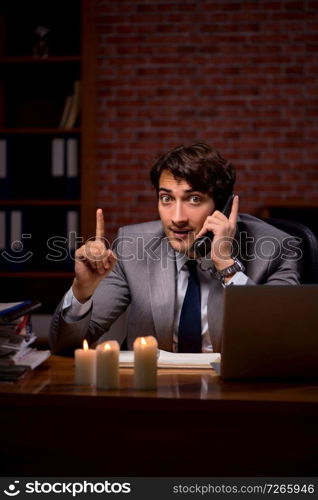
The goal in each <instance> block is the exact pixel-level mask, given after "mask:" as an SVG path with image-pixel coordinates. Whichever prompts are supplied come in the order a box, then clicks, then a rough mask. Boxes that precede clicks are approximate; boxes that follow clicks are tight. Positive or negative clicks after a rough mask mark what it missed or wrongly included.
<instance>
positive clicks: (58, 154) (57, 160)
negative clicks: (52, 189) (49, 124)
mask: <svg viewBox="0 0 318 500" xmlns="http://www.w3.org/2000/svg"><path fill="white" fill-rule="evenodd" d="M64 143H65V141H64V139H61V138H58V137H55V138H54V139H52V176H53V177H63V175H64V171H65V167H64V157H65V144H64Z"/></svg>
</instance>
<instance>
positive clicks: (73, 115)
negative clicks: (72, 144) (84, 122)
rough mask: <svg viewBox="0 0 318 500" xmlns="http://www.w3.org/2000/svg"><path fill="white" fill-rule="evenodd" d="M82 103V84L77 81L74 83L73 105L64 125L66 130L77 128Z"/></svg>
mask: <svg viewBox="0 0 318 500" xmlns="http://www.w3.org/2000/svg"><path fill="white" fill-rule="evenodd" d="M80 102H81V82H80V81H79V80H76V81H75V82H74V93H73V95H72V98H71V104H70V109H69V113H68V116H67V118H66V121H65V123H64V128H65V129H67V130H69V129H72V128H73V127H74V126H75V123H76V121H77V118H78V116H79V112H80Z"/></svg>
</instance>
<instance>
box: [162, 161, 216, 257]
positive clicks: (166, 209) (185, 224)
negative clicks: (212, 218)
mask: <svg viewBox="0 0 318 500" xmlns="http://www.w3.org/2000/svg"><path fill="white" fill-rule="evenodd" d="M158 195H159V200H158V210H159V215H160V219H161V221H162V224H163V228H164V232H165V234H166V236H167V237H168V239H169V242H170V245H171V246H172V248H173V249H174V250H176V251H177V252H184V253H187V251H188V250H189V249H190V247H191V246H192V244H193V242H194V240H195V237H196V235H197V234H198V232H199V231H200V229H201V228H202V226H203V223H204V221H205V219H206V218H207V217H208V215H211V213H212V212H213V211H214V210H215V203H214V201H213V200H212V198H211V197H210V196H209V195H208V194H207V193H202V192H201V191H195V190H194V189H193V188H192V187H191V186H190V185H189V184H188V183H187V182H186V181H185V180H184V179H182V180H177V179H176V178H175V177H174V176H173V175H172V174H171V172H169V171H168V170H164V171H163V172H162V174H161V175H160V179H159V193H158Z"/></svg>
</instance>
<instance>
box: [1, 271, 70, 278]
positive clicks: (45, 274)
mask: <svg viewBox="0 0 318 500" xmlns="http://www.w3.org/2000/svg"><path fill="white" fill-rule="evenodd" d="M73 277H74V273H72V272H67V271H65V272H62V271H60V272H55V271H54V272H53V271H52V272H50V271H25V272H20V273H19V272H18V273H17V272H16V271H14V272H11V273H10V272H0V278H49V279H52V278H73Z"/></svg>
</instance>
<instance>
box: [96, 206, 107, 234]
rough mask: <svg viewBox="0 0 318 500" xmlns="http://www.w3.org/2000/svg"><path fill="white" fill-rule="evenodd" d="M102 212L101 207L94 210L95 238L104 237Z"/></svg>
mask: <svg viewBox="0 0 318 500" xmlns="http://www.w3.org/2000/svg"><path fill="white" fill-rule="evenodd" d="M104 235H105V230H104V214H103V210H102V209H101V208H98V209H97V210H96V239H99V240H100V239H102V238H104Z"/></svg>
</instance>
